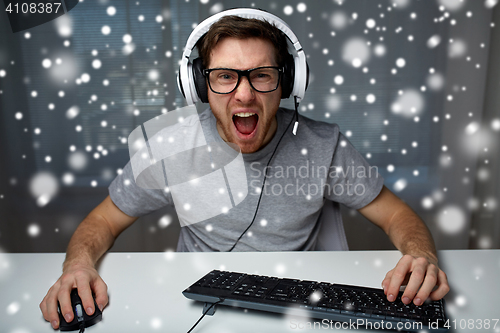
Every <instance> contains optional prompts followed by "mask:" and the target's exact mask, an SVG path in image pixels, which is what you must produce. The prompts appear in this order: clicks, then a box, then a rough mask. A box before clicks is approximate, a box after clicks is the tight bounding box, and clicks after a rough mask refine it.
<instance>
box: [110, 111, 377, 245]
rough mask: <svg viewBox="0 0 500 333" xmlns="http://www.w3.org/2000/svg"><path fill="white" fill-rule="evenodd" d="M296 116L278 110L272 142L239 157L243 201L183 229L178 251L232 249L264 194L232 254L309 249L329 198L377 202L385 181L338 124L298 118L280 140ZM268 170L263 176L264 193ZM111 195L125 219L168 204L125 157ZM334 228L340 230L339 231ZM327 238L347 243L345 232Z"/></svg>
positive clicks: (208, 123) (207, 127) (204, 121)
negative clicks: (138, 178) (141, 181)
mask: <svg viewBox="0 0 500 333" xmlns="http://www.w3.org/2000/svg"><path fill="white" fill-rule="evenodd" d="M293 116H294V111H293V110H288V109H282V108H280V109H279V110H278V112H277V114H276V117H277V120H278V128H277V131H276V134H275V135H274V137H273V139H272V140H271V141H270V142H269V143H268V144H267V145H266V146H265V147H264V148H262V149H261V150H259V151H257V152H255V153H252V154H243V159H244V163H245V169H246V174H247V181H248V195H247V196H246V198H245V199H244V200H243V201H242V202H241V203H240V204H239V205H237V206H236V207H233V208H232V209H230V210H229V211H228V212H227V213H223V214H220V215H218V216H215V217H213V218H210V219H208V220H205V221H202V222H198V223H195V224H191V225H187V226H184V227H182V228H181V232H180V236H179V242H178V246H177V251H227V250H229V249H230V248H231V247H232V246H233V244H234V243H235V242H236V240H237V239H238V238H239V237H240V235H241V234H242V233H243V232H244V231H245V229H247V227H248V226H249V225H250V223H251V222H252V219H253V217H254V214H255V212H256V208H257V205H258V201H259V197H260V193H261V192H263V193H262V198H261V199H260V204H259V206H258V209H257V215H256V216H255V220H254V222H253V224H252V225H251V227H250V228H249V229H248V230H247V232H246V233H245V234H244V235H243V236H242V237H241V239H240V240H239V241H238V243H237V244H236V246H235V248H234V251H298V250H313V249H315V248H316V246H317V238H318V232H319V230H320V225H319V222H318V218H319V216H320V214H321V210H322V207H323V205H324V204H325V202H326V201H328V200H331V201H334V202H336V203H341V204H344V205H346V206H347V207H349V208H352V209H360V208H362V207H364V206H366V205H367V204H369V203H370V202H371V201H372V200H373V199H375V197H376V196H377V195H378V194H379V193H380V191H381V189H382V187H383V183H384V180H383V178H382V177H381V176H380V175H379V174H378V172H377V168H376V167H371V166H370V165H369V164H368V163H367V162H366V161H365V159H364V158H363V157H362V156H361V154H360V153H359V152H358V151H357V150H356V149H355V148H354V147H353V146H352V145H351V143H350V142H349V141H348V140H347V139H346V138H345V137H344V136H343V135H342V134H341V133H340V130H339V127H338V125H336V124H328V123H324V122H319V121H315V120H311V119H309V118H306V117H303V116H299V127H298V131H297V135H293V134H292V130H291V129H292V127H293V123H292V124H291V125H290V127H289V128H288V130H287V131H286V133H285V134H284V135H283V138H282V139H281V142H279V145H278V141H279V140H280V138H281V137H282V134H283V132H284V131H285V129H286V128H287V126H288V124H289V123H290V122H291V121H292V118H293ZM200 122H201V125H202V128H203V132H204V134H205V138H206V141H207V142H214V141H216V142H223V141H222V138H221V137H220V135H219V133H218V132H217V128H216V119H215V117H214V116H213V114H212V112H211V110H210V109H209V108H208V109H207V110H205V111H203V112H202V113H200ZM277 145H278V146H277ZM276 147H277V148H276ZM275 149H277V150H276V153H275V155H274V157H273V160H272V161H271V163H270V164H269V166H268V162H269V159H270V157H271V155H272V154H273V152H274V150H275ZM266 169H268V170H267V173H268V177H267V179H266V182H265V186H264V189H263V191H262V190H261V188H262V184H263V180H264V174H265V170H266ZM109 193H110V197H111V200H113V202H114V203H115V204H116V205H117V207H118V208H119V209H120V210H121V211H123V212H124V213H125V214H127V215H129V216H135V217H138V216H142V215H145V214H148V213H150V212H152V211H155V210H157V209H159V208H162V207H164V206H167V205H173V199H172V195H171V194H170V193H169V192H166V191H164V190H151V189H143V188H140V187H138V186H137V185H136V184H135V182H134V176H133V173H132V168H131V165H130V162H129V163H128V164H127V165H126V166H125V168H124V169H123V172H122V174H121V175H119V176H117V177H116V179H115V180H114V181H113V182H112V183H111V185H110V187H109ZM326 204H331V203H326ZM332 207H333V209H334V214H333V215H332V216H333V221H331V223H335V224H340V226H341V225H342V220H341V215H340V212H339V205H338V204H334V205H333V206H332ZM329 223H330V222H329ZM336 230H340V231H339V232H340V233H343V229H342V228H340V229H338V228H337V229H336ZM332 239H340V240H341V241H342V240H344V243H345V235H344V234H342V235H337V238H335V237H333V238H332ZM341 247H345V246H341Z"/></svg>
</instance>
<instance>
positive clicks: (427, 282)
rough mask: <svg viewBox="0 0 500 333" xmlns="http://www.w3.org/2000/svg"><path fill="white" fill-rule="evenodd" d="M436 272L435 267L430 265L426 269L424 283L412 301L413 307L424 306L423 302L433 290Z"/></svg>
mask: <svg viewBox="0 0 500 333" xmlns="http://www.w3.org/2000/svg"><path fill="white" fill-rule="evenodd" d="M437 272H438V268H437V267H436V265H434V264H430V265H429V267H428V268H427V272H426V274H425V279H424V282H423V283H422V286H421V287H420V290H419V291H418V293H417V295H416V296H415V299H414V300H413V303H414V304H415V305H422V304H424V302H425V300H426V299H427V298H428V297H429V294H430V293H431V291H432V290H433V289H434V287H435V286H436V283H437Z"/></svg>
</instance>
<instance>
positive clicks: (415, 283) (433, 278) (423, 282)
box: [382, 254, 450, 305]
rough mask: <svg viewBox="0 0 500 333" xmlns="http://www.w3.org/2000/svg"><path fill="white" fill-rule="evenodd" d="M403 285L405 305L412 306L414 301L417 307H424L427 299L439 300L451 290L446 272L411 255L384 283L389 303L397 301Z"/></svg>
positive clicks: (401, 262)
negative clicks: (404, 286)
mask: <svg viewBox="0 0 500 333" xmlns="http://www.w3.org/2000/svg"><path fill="white" fill-rule="evenodd" d="M402 285H406V289H405V291H404V293H403V295H402V297H401V300H402V301H403V303H404V304H410V303H411V301H412V300H413V303H414V304H415V305H422V304H424V302H425V300H427V298H430V299H431V300H433V301H435V300H439V299H441V298H443V297H444V295H446V294H447V293H448V291H449V290H450V286H449V285H448V279H447V277H446V274H445V272H443V271H442V270H441V269H439V267H438V266H437V264H436V263H433V262H431V261H430V260H429V259H427V258H424V257H413V256H411V255H409V254H406V255H404V256H403V257H402V258H401V259H400V260H399V262H398V263H397V265H396V267H394V268H393V269H392V270H390V271H389V272H388V273H387V275H386V276H385V279H384V281H382V288H384V293H385V295H386V296H387V299H388V300H389V302H394V301H395V300H396V297H397V296H398V293H399V288H400V287H401V286H402Z"/></svg>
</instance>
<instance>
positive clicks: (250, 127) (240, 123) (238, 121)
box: [233, 112, 259, 135]
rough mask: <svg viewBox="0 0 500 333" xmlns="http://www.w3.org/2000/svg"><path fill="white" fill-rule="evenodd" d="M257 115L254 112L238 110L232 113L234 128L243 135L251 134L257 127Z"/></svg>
mask: <svg viewBox="0 0 500 333" xmlns="http://www.w3.org/2000/svg"><path fill="white" fill-rule="evenodd" d="M258 122H259V116H258V115H257V114H256V113H251V112H240V113H236V114H234V115H233V123H234V126H235V127H236V130H237V131H238V132H240V133H241V134H243V135H250V134H252V133H253V132H254V131H255V129H256V128H257V123H258Z"/></svg>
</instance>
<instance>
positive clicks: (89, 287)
mask: <svg viewBox="0 0 500 333" xmlns="http://www.w3.org/2000/svg"><path fill="white" fill-rule="evenodd" d="M74 288H77V289H78V295H79V296H80V298H81V299H82V303H83V307H84V309H85V312H86V313H87V314H88V315H92V314H93V313H94V311H95V309H94V300H93V297H92V293H94V294H95V301H96V303H97V306H98V307H99V309H100V310H101V311H102V309H104V307H105V306H106V305H107V304H108V286H107V285H106V283H104V281H103V280H102V279H101V277H100V276H99V274H98V273H97V270H96V269H95V268H94V267H92V266H88V265H78V264H77V265H72V266H66V267H65V269H64V272H63V274H62V275H61V277H60V278H59V280H57V282H56V283H55V284H54V285H53V286H52V287H51V288H50V289H49V291H48V292H47V295H45V297H44V298H43V300H42V302H41V303H40V309H41V310H42V314H43V318H45V320H46V321H48V322H50V323H51V325H52V328H54V329H58V328H59V314H58V311H57V305H58V302H59V304H60V307H61V314H62V315H63V317H64V318H65V319H66V322H71V321H72V320H73V317H74V314H73V309H72V308H71V299H70V293H71V290H72V289H74Z"/></svg>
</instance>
